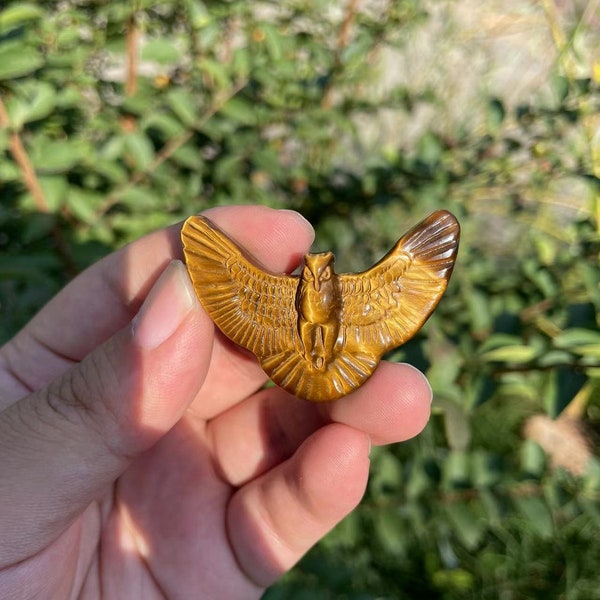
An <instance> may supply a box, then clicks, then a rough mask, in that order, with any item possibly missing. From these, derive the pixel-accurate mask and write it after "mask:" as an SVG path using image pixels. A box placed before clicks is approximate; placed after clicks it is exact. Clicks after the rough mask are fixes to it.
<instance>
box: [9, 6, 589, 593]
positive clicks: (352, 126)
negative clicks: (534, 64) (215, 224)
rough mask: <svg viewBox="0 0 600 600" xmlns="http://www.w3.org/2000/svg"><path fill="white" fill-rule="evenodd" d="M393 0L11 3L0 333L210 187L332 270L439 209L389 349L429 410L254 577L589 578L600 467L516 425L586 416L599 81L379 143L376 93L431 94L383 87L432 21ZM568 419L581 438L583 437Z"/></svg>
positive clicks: (485, 581) (377, 580)
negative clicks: (434, 290)
mask: <svg viewBox="0 0 600 600" xmlns="http://www.w3.org/2000/svg"><path fill="white" fill-rule="evenodd" d="M336 6H337V5H336ZM384 6H385V8H384V9H382V10H374V9H373V10H369V9H368V8H360V9H357V8H356V7H354V4H353V3H349V4H348V5H345V4H344V5H340V6H339V11H337V12H336V11H335V10H331V4H330V3H325V2H312V3H305V2H299V1H297V0H289V1H285V2H281V3H269V2H265V3H260V4H255V3H249V2H243V1H241V0H232V1H230V2H222V3H213V4H204V3H202V2H200V1H198V0H185V1H183V2H162V3H157V2H153V1H151V0H138V1H137V2H135V3H107V2H101V1H99V0H91V1H88V2H84V3H77V2H61V3H53V2H48V1H46V2H39V3H35V4H27V3H20V2H16V1H13V2H11V1H9V2H5V3H4V4H3V5H2V8H0V98H1V100H2V104H3V106H4V107H5V111H6V113H7V117H6V118H7V121H8V122H4V121H5V120H6V119H2V118H1V113H0V303H1V304H0V337H1V338H2V340H6V339H8V338H9V337H10V336H11V335H12V334H14V332H15V331H16V330H18V328H19V327H20V326H22V324H23V323H25V322H26V321H27V319H29V318H30V317H31V315H32V314H33V312H34V311H35V310H37V309H38V308H39V307H40V306H41V305H42V304H43V303H44V302H45V301H46V300H47V299H48V298H50V297H51V296H52V295H53V294H54V293H55V292H56V291H57V290H58V289H59V288H60V287H61V286H62V285H63V284H64V283H65V282H66V281H67V280H68V279H69V278H71V277H72V276H73V275H74V274H76V273H77V272H78V271H80V270H81V269H83V268H85V266H87V265H88V264H90V263H91V262H93V261H95V260H97V259H98V258H99V257H100V256H102V255H104V254H106V253H108V252H110V251H111V250H112V249H114V248H116V247H118V246H120V245H122V244H124V243H126V242H127V241H129V240H132V239H135V238H137V237H138V236H140V235H142V234H144V233H146V232H148V231H150V230H152V229H155V228H158V227H162V226H164V225H167V224H170V223H173V222H176V221H177V220H179V219H182V218H184V217H185V216H187V215H189V214H192V213H195V212H198V211H200V210H202V209H204V208H206V207H208V206H214V205H219V204H232V203H263V204H268V205H270V206H274V207H282V208H292V209H296V210H299V211H300V212H302V213H303V214H304V215H305V216H306V217H307V218H309V219H310V220H311V221H312V222H313V224H314V225H315V226H316V229H317V244H318V245H319V249H332V250H334V251H336V253H337V255H338V262H339V263H340V266H341V267H342V269H343V270H358V269H361V268H363V267H366V266H367V265H369V264H371V263H372V262H374V261H375V260H377V259H378V258H380V257H381V255H382V254H383V253H384V252H385V251H386V250H387V249H388V248H389V247H390V246H391V244H392V243H393V242H394V241H395V240H396V239H397V238H398V236H399V235H400V234H401V233H402V232H404V231H405V230H406V229H407V227H408V225H410V224H412V223H414V222H416V221H417V220H418V219H420V218H422V217H423V216H425V215H426V214H427V213H428V212H429V211H431V210H435V209H437V208H448V209H450V210H452V211H453V212H454V213H455V214H456V215H457V216H458V218H459V220H460V222H461V225H462V229H463V236H462V242H461V250H460V253H459V259H458V263H457V266H456V270H455V274H454V275H453V279H452V281H451V285H450V288H449V290H448V293H447V295H446V297H445V298H444V300H443V301H442V303H441V304H440V306H439V308H438V310H437V311H436V313H435V315H434V316H433V317H432V318H431V319H430V321H429V322H428V324H427V326H426V327H425V329H424V330H423V332H422V333H420V334H419V335H418V336H417V338H416V339H415V340H413V341H412V342H410V343H409V344H407V345H406V346H404V347H403V348H401V349H399V350H398V351H397V352H395V353H394V354H393V356H391V357H390V358H391V359H393V360H405V361H408V362H410V363H412V364H414V365H416V366H418V367H420V368H421V369H423V370H424V371H425V372H426V373H427V374H428V376H429V378H430V381H431V383H432V386H433V389H434V394H435V400H434V405H433V418H432V421H431V423H430V425H429V426H428V427H427V429H426V430H425V432H424V433H423V434H422V435H421V436H419V437H418V438H417V439H415V440H412V441H410V442H407V443H405V444H402V445H398V446H394V447H391V448H376V449H374V450H373V456H372V463H373V468H372V478H371V482H370V485H369V489H368V492H367V496H366V498H365V500H364V502H363V503H362V505H361V506H360V508H359V509H358V510H357V511H356V512H355V513H353V514H352V515H351V516H350V517H349V518H348V519H346V520H345V521H344V522H343V523H342V524H341V525H340V526H339V527H338V528H336V530H334V532H332V534H331V535H330V536H328V538H326V540H324V542H323V543H321V544H320V545H319V546H318V547H317V548H316V549H315V550H314V551H313V552H311V553H310V554H309V555H308V556H307V557H306V558H305V559H304V560H303V561H302V563H301V564H300V565H299V566H298V568H296V569H295V570H294V571H293V572H292V573H291V574H289V575H288V576H287V577H286V578H284V580H283V581H282V582H281V583H280V584H278V585H277V586H275V587H274V588H273V589H271V590H269V592H267V594H266V597H267V598H305V597H306V598H355V599H360V598H374V597H378V598H416V597H427V598H433V599H435V598H444V599H452V598H497V597H503V598H536V597H564V598H569V599H579V598H581V599H586V600H589V599H593V598H600V592H599V591H598V590H600V585H599V583H600V582H599V577H598V575H597V572H598V567H597V565H598V564H599V563H600V554H599V553H600V551H599V548H600V545H599V544H598V538H599V535H600V509H599V508H598V506H599V502H598V501H599V499H600V467H599V466H598V463H597V462H596V461H595V459H594V458H589V459H586V460H585V461H584V462H585V466H584V468H579V467H577V468H576V467H575V466H573V465H574V464H575V463H569V462H568V460H567V458H568V457H567V458H565V452H562V451H560V448H558V449H557V447H554V448H553V447H552V446H548V445H547V444H546V445H545V446H544V449H542V447H541V446H540V445H539V444H538V443H537V442H540V443H542V446H543V445H544V443H543V440H542V439H541V438H540V437H539V436H536V435H534V434H532V433H531V432H529V430H528V429H525V430H524V429H523V428H524V424H525V423H526V422H528V420H529V419H530V417H532V416H534V415H543V416H546V417H549V419H548V423H550V425H549V426H550V427H552V425H551V424H552V423H553V421H551V420H550V419H556V418H557V417H559V415H563V417H564V416H565V414H566V413H565V410H566V411H567V413H568V415H570V416H571V417H573V416H575V417H576V420H577V421H578V425H581V426H585V427H587V428H590V429H592V430H593V429H596V430H597V429H598V424H599V422H600V381H599V380H600V334H599V333H598V324H599V316H598V315H599V314H600V269H599V268H598V258H599V252H600V221H599V220H598V219H599V215H600V204H599V198H600V158H599V157H600V150H599V148H598V141H597V129H598V127H599V126H600V124H599V123H598V120H597V118H596V116H595V115H597V114H598V111H599V110H600V85H599V79H600V78H599V77H596V78H595V79H594V77H592V76H590V77H577V76H574V75H573V70H572V69H569V68H567V66H568V65H567V66H565V64H563V65H562V66H561V65H560V64H557V66H556V68H555V71H556V72H555V74H554V75H553V77H552V79H551V81H550V82H549V89H550V92H551V93H550V98H548V97H543V96H541V95H540V97H536V98H533V99H532V100H531V102H530V103H527V104H522V105H519V106H516V107H515V106H509V105H508V104H507V103H506V102H505V101H504V99H502V98H496V97H492V98H489V99H487V100H486V101H485V102H483V103H482V107H481V114H480V115H479V117H480V123H482V125H480V126H479V127H473V128H471V129H469V128H466V127H465V126H464V124H462V123H456V124H454V126H450V127H448V126H446V127H444V128H442V127H440V128H439V129H436V128H435V127H430V128H427V130H426V131H424V133H423V134H422V135H420V137H419V139H418V140H417V141H416V142H415V143H414V144H410V145H408V146H406V145H402V144H401V142H396V143H395V144H393V145H389V144H386V145H383V146H381V147H379V146H376V147H373V145H370V144H369V143H368V142H367V141H366V137H365V136H364V135H363V134H364V131H363V129H364V127H365V125H364V124H365V123H370V124H371V125H370V126H373V125H372V124H373V123H376V122H377V119H378V118H379V116H380V115H381V114H382V113H383V112H384V111H388V112H389V111H391V112H392V113H394V114H399V115H404V116H407V115H408V116H409V117H410V116H411V115H413V114H416V112H417V109H418V108H422V107H424V106H425V107H429V108H433V109H436V110H437V109H438V108H439V107H441V106H443V104H444V95H443V90H423V89H417V88H416V87H415V88H414V89H413V88H411V87H410V86H405V85H401V84H394V85H393V86H391V87H389V86H388V88H387V89H383V91H379V92H378V93H375V92H374V90H375V89H376V88H377V83H378V81H380V80H381V78H382V77H383V76H384V74H383V73H382V72H381V71H380V68H379V67H380V65H381V64H383V63H382V62H381V61H382V56H383V54H384V53H385V52H388V51H391V50H393V51H395V52H400V53H401V52H402V51H403V48H404V46H403V44H404V41H403V40H406V39H408V34H409V33H410V32H411V31H413V30H414V28H415V27H416V26H417V25H418V24H419V23H420V22H422V21H423V20H426V19H427V15H426V14H425V13H424V11H423V9H422V5H421V3H419V2H416V1H414V0H401V1H397V2H390V3H387V4H384ZM140 33H143V36H142V37H141V39H142V44H141V49H140V54H139V62H137V63H135V62H134V63H130V62H128V59H129V58H131V56H132V54H133V53H132V51H131V47H132V46H131V44H136V43H137V40H139V39H140V38H139V34H140ZM563 50H564V53H565V54H568V52H569V51H570V49H569V48H565V49H563ZM129 64H133V66H132V67H130V66H128V65H129ZM448 130H452V131H453V132H454V133H452V134H451V135H449V134H448ZM594 132H595V134H596V138H594ZM398 137H400V136H398ZM15 140H17V141H19V142H20V143H21V144H22V146H23V149H24V154H25V159H26V161H27V162H28V164H30V165H31V166H32V167H33V170H28V169H27V168H26V164H25V163H24V162H23V156H22V154H19V151H18V149H15V143H16V142H15ZM594 144H595V146H594ZM36 186H37V187H36ZM575 409H577V411H575ZM559 422H560V419H559ZM555 423H556V422H555ZM582 423H583V425H582ZM574 431H575V433H574ZM555 433H556V432H555ZM559 434H560V435H563V437H564V439H565V440H566V441H567V442H569V444H570V447H572V448H574V447H577V448H580V449H583V450H582V451H583V452H584V455H585V456H584V458H586V457H587V455H586V454H585V452H586V451H587V452H588V453H590V451H589V449H590V448H591V447H592V443H591V442H588V441H587V440H589V439H592V440H593V439H594V438H593V436H591V437H590V436H589V435H588V434H586V435H581V434H578V433H577V431H576V430H575V429H569V430H567V431H566V433H565V431H563V432H562V433H560V432H559ZM559 434H557V435H559ZM569 436H570V437H569ZM553 452H554V454H553ZM556 453H558V454H560V456H562V458H563V459H564V460H563V462H562V465H563V469H562V470H561V469H559V470H556V469H554V468H553V467H552V464H553V462H555V459H556V456H555V454H556ZM580 458H581V457H580ZM581 460H583V459H581ZM581 460H580V462H579V463H577V465H580V463H581Z"/></svg>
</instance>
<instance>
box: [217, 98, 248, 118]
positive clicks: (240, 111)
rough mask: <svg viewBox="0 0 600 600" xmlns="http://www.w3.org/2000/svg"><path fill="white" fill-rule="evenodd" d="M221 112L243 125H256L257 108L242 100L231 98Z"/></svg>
mask: <svg viewBox="0 0 600 600" xmlns="http://www.w3.org/2000/svg"><path fill="white" fill-rule="evenodd" d="M220 112H221V114H223V115H225V116H226V117H229V118H230V119H233V120H234V121H236V122H237V123H241V124H242V125H255V124H256V106H255V105H252V104H250V103H249V102H247V101H246V100H243V99H242V98H239V97H235V98H231V100H229V101H228V102H226V103H225V104H224V105H223V107H222V108H221V111H220Z"/></svg>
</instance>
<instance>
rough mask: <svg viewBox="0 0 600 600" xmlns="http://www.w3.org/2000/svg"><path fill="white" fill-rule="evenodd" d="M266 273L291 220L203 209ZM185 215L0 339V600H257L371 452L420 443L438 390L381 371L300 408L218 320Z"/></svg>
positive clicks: (292, 259) (294, 225)
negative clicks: (193, 259)
mask: <svg viewBox="0 0 600 600" xmlns="http://www.w3.org/2000/svg"><path fill="white" fill-rule="evenodd" d="M207 215H208V216H210V218H211V219H212V220H214V221H215V222H216V223H217V224H218V225H219V226H220V227H222V228H223V229H224V230H225V231H227V232H229V233H230V234H231V235H232V236H233V237H234V238H235V239H237V240H239V242H240V243H241V244H243V245H244V246H246V248H247V249H248V250H249V251H250V252H251V253H252V254H254V255H255V256H256V257H257V258H258V259H259V260H260V261H261V262H262V263H264V264H265V266H267V267H268V268H270V269H272V270H274V271H282V270H291V269H293V268H294V266H295V265H296V264H297V263H298V261H299V260H300V257H301V256H302V255H303V254H305V253H306V252H307V251H308V248H309V246H310V243H311V241H312V236H313V232H312V229H311V228H310V225H309V224H308V223H307V222H306V221H305V220H304V219H302V217H300V216H299V215H298V214H296V213H292V212H289V211H275V210H272V209H267V208H262V207H224V208H219V209H212V210H210V211H207ZM179 230H180V226H174V227H172V228H169V229H165V230H162V231H158V232H156V233H153V234H151V235H149V236H146V237H144V238H142V239H140V240H138V241H136V242H134V243H132V244H130V245H129V246H127V247H125V248H123V249H122V250H120V251H118V252H116V253H114V254H111V255H110V256H108V257H106V258H105V259H103V260H102V261H100V262H98V263H97V264H95V265H94V266H92V267H91V268H90V269H88V270H87V271H85V272H84V273H82V274H81V275H80V276H79V277H77V278H76V279H75V280H74V281H73V282H72V283H71V284H70V285H68V286H67V287H66V288H64V290H62V292H61V293H60V294H58V295H57V296H56V297H55V298H54V299H53V300H52V301H51V302H50V303H49V304H48V305H47V306H46V307H45V308H44V309H43V310H42V311H41V312H40V313H39V314H38V315H37V316H36V317H35V318H34V319H33V320H32V321H31V322H30V323H29V324H28V325H27V326H26V327H25V328H24V329H23V330H22V331H21V332H20V333H19V334H18V335H17V336H15V338H13V339H12V340H11V341H10V342H8V343H7V344H6V345H5V346H4V347H2V348H1V349H0V456H1V457H2V460H0V590H2V597H3V598H5V599H17V598H33V597H40V598H45V599H52V598H56V599H61V600H62V599H64V598H110V599H115V598H116V599H119V598H145V599H146V598H147V599H153V598H169V599H177V598H190V597H201V598H258V597H259V596H260V595H261V593H262V592H263V590H264V589H265V587H266V586H268V585H270V584H271V583H273V582H274V581H275V580H276V579H277V578H278V577H279V576H281V574H283V573H284V572H285V571H287V570H288V569H290V568H291V567H292V565H294V563H296V562H297V561H298V560H299V558H300V557H301V556H302V555H303V554H304V553H305V552H306V551H307V550H308V549H309V548H310V547H311V546H312V545H313V544H314V543H316V542H317V541H318V540H319V539H320V538H321V537H322V536H323V535H324V534H325V533H326V532H327V531H329V530H330V529H331V528H332V527H333V526H334V525H335V524H336V523H337V522H339V521H340V520H341V519H342V518H343V517H344V516H345V515H347V514H348V513H349V512H350V511H351V510H352V509H353V508H354V507H355V506H356V505H357V504H358V502H359V501H360V498H361V497H362V495H363V492H364V489H365V485H366V482H367V476H368V469H369V458H368V456H369V449H370V444H388V443H393V442H398V441H402V440H406V439H408V438H410V437H412V436H414V435H416V434H417V433H418V432H419V431H420V430H421V429H422V428H423V427H424V425H425V423H426V421H427V419H428V416H429V407H430V399H431V392H430V388H429V386H428V384H427V381H426V380H425V378H424V377H423V375H422V374H421V373H419V372H418V371H417V370H416V369H414V368H412V367H410V366H408V365H401V364H386V363H382V365H381V366H380V367H379V368H378V369H377V372H376V373H375V374H374V375H373V377H372V378H371V379H370V380H369V381H368V382H367V383H366V384H365V385H364V386H363V387H362V388H361V389H360V390H358V391H356V392H354V393H353V394H351V395H349V396H347V397H345V398H343V399H341V400H339V401H337V402H334V403H330V404H318V405H316V404H310V403H308V402H305V401H302V400H298V399H296V398H293V397H291V396H290V395H289V394H287V393H286V392H284V391H282V390H281V389H279V388H275V387H271V388H267V389H264V390H260V388H261V386H262V385H263V383H264V382H265V380H266V377H265V375H264V373H263V372H262V370H261V369H260V368H259V366H258V365H257V363H256V361H255V360H254V358H253V357H251V356H249V355H248V354H247V353H245V352H242V351H240V350H239V349H238V348H236V347H234V346H233V345H232V344H231V343H230V342H228V341H227V340H225V339H224V338H223V337H222V336H221V334H219V333H218V332H216V331H215V329H214V327H213V324H212V322H211V321H210V319H209V318H208V317H207V315H206V314H205V313H204V311H203V309H202V308H201V306H200V305H199V303H198V301H197V299H196V298H195V295H194V294H193V290H192V289H191V283H190V281H189V278H188V276H187V272H186V270H185V267H184V266H183V264H182V263H181V262H180V261H181V259H182V253H181V243H180V241H179Z"/></svg>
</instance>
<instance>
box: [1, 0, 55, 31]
mask: <svg viewBox="0 0 600 600" xmlns="http://www.w3.org/2000/svg"><path fill="white" fill-rule="evenodd" d="M44 14H45V12H44V11H43V10H42V9H41V8H40V7H39V6H36V5H34V4H29V3H27V2H19V3H17V4H14V5H13V6H10V7H8V8H6V9H4V10H3V11H0V32H2V33H5V32H6V31H8V30H9V29H12V28H14V27H17V26H19V25H23V24H25V23H27V22H29V21H34V20H36V19H39V18H41V17H43V16H44Z"/></svg>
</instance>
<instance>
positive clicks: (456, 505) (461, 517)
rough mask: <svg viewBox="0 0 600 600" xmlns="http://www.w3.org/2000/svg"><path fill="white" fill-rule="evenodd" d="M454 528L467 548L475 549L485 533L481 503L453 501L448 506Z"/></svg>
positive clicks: (447, 509)
mask: <svg viewBox="0 0 600 600" xmlns="http://www.w3.org/2000/svg"><path fill="white" fill-rule="evenodd" d="M446 512H447V514H448V517H449V520H450V523H451V525H452V526H453V530H454V532H455V533H456V535H457V536H458V538H459V539H460V540H461V542H462V543H463V544H464V545H465V547H466V548H467V550H475V548H477V546H478V545H479V543H480V541H481V540H482V538H483V535H484V534H485V530H486V526H485V521H484V519H483V518H482V517H483V513H482V510H481V505H480V504H479V503H477V502H475V501H473V502H461V501H457V502H451V503H450V504H448V506H447V507H446Z"/></svg>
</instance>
